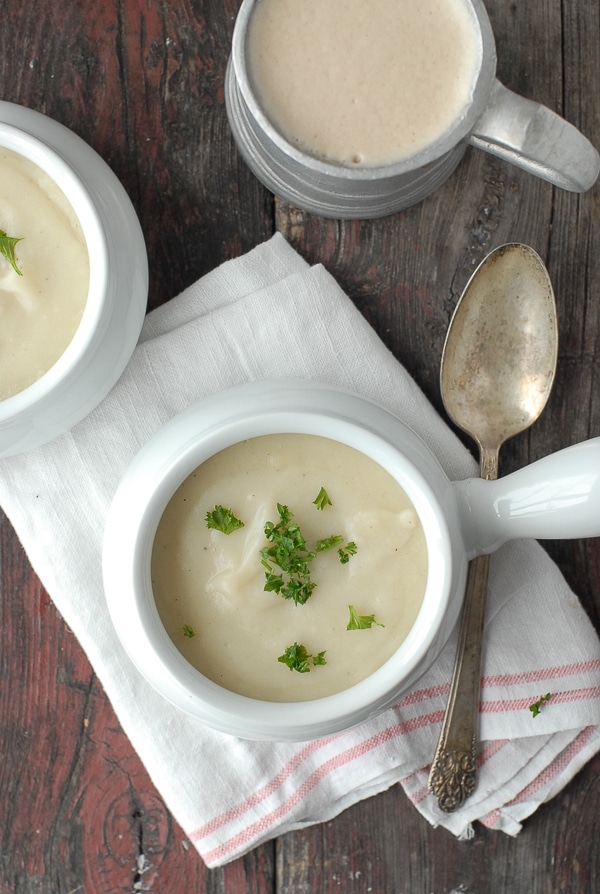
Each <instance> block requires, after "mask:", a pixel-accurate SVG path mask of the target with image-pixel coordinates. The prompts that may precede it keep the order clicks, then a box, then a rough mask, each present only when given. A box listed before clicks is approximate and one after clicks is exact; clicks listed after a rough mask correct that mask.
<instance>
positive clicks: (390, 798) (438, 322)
mask: <svg viewBox="0 0 600 894" xmlns="http://www.w3.org/2000/svg"><path fill="white" fill-rule="evenodd" d="M324 2H325V0H324ZM486 5H487V7H488V10H489V13H490V17H491V19H492V23H493V26H494V29H495V33H496V39H497V46H498V57H499V65H498V73H499V76H500V78H501V79H502V80H503V81H504V83H505V84H506V85H507V86H508V87H510V88H511V89H513V90H515V91H517V92H519V93H522V94H523V95H526V96H529V97H531V98H534V99H537V100H539V101H541V102H543V103H545V104H546V105H548V106H550V107H551V108H553V109H554V110H556V111H557V112H559V113H561V114H562V115H564V117H566V118H567V119H568V120H569V121H571V122H572V123H574V124H575V125H576V126H578V127H579V128H580V129H581V130H583V131H584V133H586V135H587V136H588V137H589V138H590V139H591V140H592V142H594V143H595V145H596V146H598V145H600V23H599V18H600V7H599V5H598V0H576V2H569V3H561V2H559V0H535V2H532V3H520V4H517V3H514V2H507V0H487V4H486ZM238 6H239V0H165V2H162V0H102V2H97V0H96V2H92V0H61V2H56V0H27V2H23V0H0V48H1V49H0V71H1V80H0V84H1V88H0V98H1V99H3V100H8V101H12V102H16V103H21V104H23V105H25V106H28V107H31V108H33V109H37V110H38V111H41V112H44V113H46V114H47V115H49V116H51V117H53V118H55V119H57V120H58V121H60V122H62V123H63V124H65V125H66V126H68V127H70V128H71V129H72V130H74V131H75V132H76V133H77V134H79V135H80V136H81V137H83V138H84V139H85V140H86V141H87V142H88V143H89V144H90V145H91V146H93V147H94V149H95V150H96V151H97V152H98V153H99V154H100V155H101V156H102V157H103V158H104V159H105V160H106V161H107V162H108V163H109V165H110V166H111V167H112V169H113V170H114V171H115V173H116V174H117V176H118V177H119V179H120V180H121V182H122V183H123V185H124V186H125V188H126V189H127V191H128V193H129V195H130V197H131V199H132V201H133V203H134V206H135V208H136V210H137V212H138V214H139V217H140V220H141V224H142V228H143V231H144V235H145V238H146V242H147V248H148V255H149V262H150V295H149V306H150V307H154V306H157V305H159V304H161V303H162V302H165V301H167V300H168V299H169V298H170V297H172V296H174V295H176V294H177V293H178V292H179V291H180V290H181V289H182V288H183V287H185V286H187V285H189V284H190V283H191V282H193V281H194V280H195V279H197V278H198V277H199V276H201V275H202V274H204V273H206V272H208V271H209V270H211V269H212V268H214V267H215V266H216V265H217V264H219V263H220V262H221V261H224V260H226V259H228V258H231V257H234V256H236V255H239V254H241V253H243V252H245V251H247V250H248V249H250V248H252V247H253V246H255V245H256V244H257V243H259V242H261V241H263V240H264V239H266V238H268V237H269V236H270V235H271V234H272V233H273V232H274V231H275V230H280V231H281V232H282V233H283V234H284V235H285V236H286V238H287V239H288V240H289V241H290V242H291V244H292V245H293V246H294V247H295V248H296V249H297V250H298V251H299V252H300V254H301V255H302V256H304V257H305V258H306V259H307V260H308V261H310V262H318V261H319V262H323V263H324V264H325V266H326V267H327V269H328V270H329V271H330V272H331V273H332V274H333V275H334V276H335V277H336V278H337V279H338V281H339V282H340V283H341V285H342V286H343V288H344V289H345V290H346V291H347V292H348V294H349V295H350V296H351V298H352V299H353V301H354V302H355V303H356V305H357V307H358V308H359V309H360V311H361V312H362V313H363V314H364V316H365V317H366V319H367V320H368V321H369V323H370V324H371V325H372V326H373V327H374V329H375V330H376V331H377V333H378V334H379V335H380V336H381V338H382V339H383V341H384V342H385V343H386V344H387V345H388V346H389V347H390V348H391V349H392V351H393V352H394V354H395V355H396V357H397V358H398V359H399V360H400V361H401V362H402V363H403V364H404V365H405V366H406V367H407V368H408V370H409V371H410V372H411V373H412V374H413V375H414V377H415V378H416V380H417V382H418V383H419V385H420V386H421V387H422V388H423V389H424V391H425V393H426V394H427V395H428V397H429V398H430V400H431V401H432V402H433V404H434V405H435V406H436V407H437V408H438V409H441V401H440V395H439V387H438V370H439V362H440V355H441V349H442V343H443V339H444V335H445V332H446V329H447V326H448V322H449V319H450V316H451V313H452V310H453V308H454V306H455V304H456V301H457V299H458V296H459V294H460V292H461V289H462V287H463V286H464V284H465V282H466V281H467V279H468V277H469V275H470V273H471V272H472V271H473V269H474V267H475V266H476V265H477V263H478V262H479V261H480V260H481V259H482V258H483V257H484V255H485V254H487V253H488V252H489V251H490V250H491V249H493V248H494V247H495V246H497V245H500V244H502V243H503V242H508V241H520V242H525V243H528V244H529V245H531V246H533V247H534V248H535V249H536V250H537V251H538V252H539V253H540V254H541V256H542V258H543V259H544V260H545V262H546V264H547V266H548V269H549V271H550V275H551V278H552V281H553V284H554V288H555V292H556V296H557V304H558V311H559V317H560V322H559V325H560V339H561V340H560V351H559V354H560V356H559V367H558V375H557V380H556V384H555V388H554V391H553V394H552V398H551V400H550V403H549V406H548V408H547V410H546V412H545V413H544V415H543V416H542V418H541V420H540V421H539V422H538V423H537V424H536V425H535V427H534V428H533V429H531V430H530V431H529V432H528V433H526V434H524V435H522V436H520V437H518V438H516V439H514V440H513V441H511V442H509V443H508V444H507V445H506V447H505V448H504V449H503V452H502V458H501V469H502V471H503V472H506V471H510V470H512V469H513V468H516V467H518V466H521V465H523V464H524V463H526V462H528V461H530V460H532V459H535V458H538V457H540V456H542V455H545V454H547V453H549V452H550V451H552V450H554V449H558V448H561V447H564V446H567V445H569V444H571V443H574V442H576V441H579V440H583V439H585V438H588V437H592V436H597V435H600V301H599V292H600V221H599V219H598V218H599V214H600V187H599V186H596V187H595V188H593V189H592V190H591V191H590V192H588V193H587V194H585V195H583V196H577V195H573V194H569V193H565V192H561V191H559V190H556V189H554V188H552V187H551V186H549V185H548V184H546V183H543V182H542V181H540V180H537V179H534V178H533V177H531V176H529V175H528V174H525V173H522V172H520V171H518V170H516V169H515V168H512V167H510V166H508V165H507V164H506V163H504V162H501V161H499V160H497V159H494V158H492V157H491V156H486V155H484V154H483V153H481V152H478V151H476V150H472V149H469V150H468V151H467V154H466V156H465V158H464V160H463V162H462V163H461V165H460V167H459V168H458V170H457V171H456V173H455V174H454V176H453V177H452V178H451V180H449V181H448V182H447V183H446V184H445V185H444V186H443V187H442V188H441V189H440V190H439V191H438V192H437V193H436V194H435V195H434V196H432V197H430V198H428V199H427V200H425V201H424V202H423V203H422V204H420V205H419V206H417V207H413V208H411V209H409V210H407V211H405V212H402V213H399V214H396V215H392V216H390V217H387V218H385V219H381V220H377V221H364V222H343V221H334V220H323V219H319V218H317V217H315V216H312V215H310V214H307V213H303V212H301V211H298V210H297V209H295V208H292V207H290V206H289V205H287V204H285V203H283V202H281V201H278V200H276V199H274V197H273V196H272V195H271V194H270V193H268V192H267V191H266V190H265V189H264V188H262V186H261V185H260V184H259V183H258V182H257V181H256V180H255V178H254V177H253V176H252V175H251V174H250V173H249V171H248V170H247V169H246V167H245V165H244V163H243V162H242V160H241V159H240V157H239V155H238V153H237V151H236V149H235V147H234V145H233V143H232V139H231V136H230V132H229V128H228V124H227V120H226V115H225V109H224V101H223V78H224V70H225V64H226V61H227V58H228V54H229V47H230V40H231V34H232V28H233V23H234V19H235V15H236V12H237V9H238ZM545 546H546V547H547V549H548V551H549V552H550V553H551V555H552V556H553V557H554V559H555V560H556V561H557V563H558V564H559V566H560V568H561V569H562V571H563V572H564V574H565V576H566V578H567V580H568V581H569V583H570V584H571V586H572V587H573V588H574V589H575V591H576V592H577V593H578V594H579V596H580V598H581V601H582V603H583V605H584V607H585V609H586V611H587V612H588V614H589V616H590V618H591V619H592V621H593V623H594V624H595V626H596V628H600V541H599V540H598V539H596V540H588V541H564V542H560V543H558V542H556V543H555V542H552V543H546V544H545ZM0 587H1V598H0V638H1V643H0V668H1V670H0V755H1V761H0V894H13V892H14V894H34V892H35V894H42V892H43V894H59V892H60V894H76V892H86V894H117V892H118V894H121V892H133V891H150V892H156V894H183V892H211V894H213V892H214V894H216V892H226V894H242V892H251V894H270V892H278V894H296V892H298V894H300V892H302V894H312V892H333V891H337V892H339V894H345V892H352V894H358V892H371V891H372V892H376V894H405V892H406V894H408V892H410V894H450V892H463V894H486V892H494V894H502V892H505V894H522V892H523V894H524V892H527V894H549V892H570V894H592V892H594V891H598V890H599V886H600V882H599V881H598V879H599V878H600V845H599V832H600V811H599V809H598V796H599V793H600V785H599V782H598V771H599V770H600V757H596V758H595V759H594V760H592V761H591V762H590V763H589V764H588V765H587V766H586V767H584V768H583V769H582V770H581V772H580V773H579V774H578V775H577V777H576V778H575V779H574V780H573V781H572V782H571V784H569V785H568V786H567V787H566V788H565V789H564V790H563V791H562V792H561V793H560V794H558V795H557V796H556V797H555V798H554V800H553V801H552V802H551V803H549V804H547V805H545V806H544V807H542V808H541V809H539V810H538V811H537V813H536V814H535V815H534V816H533V817H531V818H530V819H529V820H527V821H526V825H525V828H524V830H523V831H522V833H521V834H520V835H519V836H518V837H517V838H515V839H512V838H509V837H507V836H505V835H503V834H502V833H499V832H489V831H486V830H485V829H483V828H478V829H477V831H476V836H475V838H474V839H473V840H471V841H469V842H468V843H467V842H458V841H456V840H454V839H453V837H452V836H451V835H450V834H449V833H447V832H445V831H443V830H432V829H431V828H430V827H429V826H428V824H427V823H426V822H425V821H424V820H423V819H421V818H420V816H419V815H418V814H417V812H416V810H415V809H414V807H413V806H412V805H411V804H410V803H409V802H408V800H407V799H406V798H405V796H404V795H403V793H402V791H401V790H400V789H399V787H393V788H391V789H390V790H389V791H387V792H386V793H384V794H381V795H379V796H377V797H374V798H371V799H370V800H367V801H364V802H362V803H360V804H358V805H357V806H355V807H353V808H351V809H349V810H348V811H346V812H345V813H344V814H342V815H341V816H339V817H338V818H336V819H335V820H333V821H332V822H328V823H326V824H324V825H317V826H313V827H310V828H308V829H306V830H305V831H301V832H294V833H290V834H287V835H285V836H282V837H281V838H279V839H278V840H276V841H273V842H270V843H267V844H265V845H263V846H261V847H259V848H258V849H256V850H255V851H254V852H252V853H251V854H249V855H248V856H247V857H244V858H242V859H239V860H237V861H236V862H234V863H232V864H230V865H228V866H227V867H225V868H223V869H215V870H207V869H206V867H205V866H204V865H203V863H202V861H201V859H200V857H199V856H198V855H197V853H196V852H195V851H194V849H193V848H192V847H191V846H190V845H189V844H188V842H187V841H186V839H185V835H184V834H183V832H182V830H181V829H180V828H179V826H178V825H177V823H176V821H175V820H174V819H173V817H172V816H171V815H170V814H169V812H168V811H167V809H166V808H165V806H164V804H163V802H162V801H161V796H160V794H159V792H157V791H156V790H155V788H154V787H153V785H152V783H151V782H150V780H149V778H148V775H147V773H146V771H145V770H144V768H143V767H142V765H141V764H140V761H139V759H138V757H137V756H136V754H135V753H134V751H133V749H132V748H131V745H130V744H129V742H128V740H127V739H126V738H125V736H124V735H123V733H122V731H121V730H120V728H119V724H118V722H117V720H116V718H115V715H114V713H113V711H112V708H111V705H110V704H109V703H108V701H107V699H106V697H105V695H104V692H103V690H102V686H101V685H100V683H99V681H98V679H97V678H96V676H95V675H94V672H93V670H92V668H91V667H90V665H89V663H88V661H87V659H86V657H85V655H84V654H83V652H82V650H81V648H80V647H79V645H78V643H77V642H76V640H75V638H74V636H73V635H72V633H71V632H70V631H69V629H67V627H66V626H65V624H64V622H63V621H62V619H61V617H60V616H59V615H58V612H57V611H56V609H55V608H54V606H53V603H52V601H51V599H50V597H49V595H48V593H46V592H45V591H44V590H43V589H42V587H41V585H40V583H39V581H38V580H37V578H36V576H35V575H34V573H33V572H32V570H31V568H30V567H29V565H28V562H27V560H26V558H25V556H24V554H23V551H22V548H21V546H20V544H19V542H18V539H17V537H16V536H15V534H14V532H13V531H12V529H11V526H10V524H9V523H8V521H7V520H6V519H5V518H4V517H2V519H1V521H0Z"/></svg>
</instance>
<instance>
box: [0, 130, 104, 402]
mask: <svg viewBox="0 0 600 894" xmlns="http://www.w3.org/2000/svg"><path fill="white" fill-rule="evenodd" d="M0 184H1V185H0V231H1V235H0V238H2V239H3V240H4V246H5V249H4V252H3V253H2V255H0V321H1V325H0V400H6V398H9V397H12V396H13V395H15V394H18V393H19V392H20V391H23V390H24V389H25V388H27V387H28V386H29V385H32V384H33V383H34V382H36V381H37V380H38V379H40V378H41V377H42V376H43V375H44V373H46V372H48V370H49V369H50V368H51V367H52V366H53V365H54V364H55V363H56V361H57V360H58V359H59V358H60V357H61V356H62V354H63V353H64V352H65V350H66V349H67V347H68V346H69V344H70V342H71V341H72V339H73V336H74V335H75V332H76V331H77V328H78V326H79V324H80V322H81V318H82V316H83V312H84V308H85V305H86V300H87V296H88V290H89V281H90V266H89V257H88V251H87V245H86V242H85V238H84V235H83V231H82V228H81V224H80V222H79V219H78V217H77V215H76V214H75V211H74V210H73V208H72V206H71V204H70V202H69V201H68V200H67V198H66V196H65V195H64V193H63V192H62V190H60V189H59V188H58V186H57V185H56V183H55V182H54V181H53V180H52V178H51V177H49V176H48V175H47V174H46V173H45V172H44V171H42V169H41V168H40V167H38V166H37V165H36V164H34V162H32V161H31V160H29V159H28V158H25V156H23V155H20V154H18V153H17V152H14V151H12V150H11V149H6V148H3V147H0ZM7 240H10V242H8V243H7ZM14 240H18V241H17V242H16V243H15V242H14ZM7 245H8V248H7ZM9 248H10V249H11V250H10V251H9V250H8V249H9ZM12 253H14V264H13V263H11V262H10V260H9V259H8V257H7V255H10V254H12Z"/></svg>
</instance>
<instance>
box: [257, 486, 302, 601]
mask: <svg viewBox="0 0 600 894" xmlns="http://www.w3.org/2000/svg"><path fill="white" fill-rule="evenodd" d="M277 512H278V513H279V521H278V522H277V523H276V524H275V523H274V522H267V524H266V525H265V537H266V538H267V540H268V541H269V543H270V546H265V547H263V549H261V551H260V554H261V557H262V564H263V565H264V567H265V568H266V575H265V587H264V588H265V590H267V591H274V592H275V593H279V595H280V596H283V598H284V599H293V601H294V602H295V603H296V605H304V604H305V603H306V601H307V600H308V599H309V597H310V595H311V593H312V591H313V590H314V588H315V583H314V582H313V581H311V579H310V570H309V562H310V561H311V560H312V559H314V557H315V553H314V552H309V551H308V550H307V548H306V541H305V539H304V537H303V536H302V532H301V530H300V527H299V526H298V525H297V524H296V522H294V521H293V518H294V513H293V512H290V510H289V509H288V507H287V506H283V505H282V504H281V503H278V504H277ZM274 569H279V572H277V571H275V570H274ZM284 575H285V577H284Z"/></svg>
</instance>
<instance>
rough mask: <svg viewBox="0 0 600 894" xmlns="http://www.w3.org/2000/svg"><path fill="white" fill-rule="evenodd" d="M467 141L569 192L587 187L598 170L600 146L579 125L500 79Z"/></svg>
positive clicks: (496, 82) (592, 181) (590, 184)
mask: <svg viewBox="0 0 600 894" xmlns="http://www.w3.org/2000/svg"><path fill="white" fill-rule="evenodd" d="M469 142H470V143H471V145H472V146H477V147H478V148H479V149H483V150H484V151H485V152H489V153H491V154H492V155H497V156H499V157H500V158H502V159H504V160H505V161H508V162H510V163H511V164H514V165H517V166H518V167H520V168H524V169H525V170H527V171H529V172H530V173H532V174H535V175H536V176H537V177H541V178H542V179H543V180H548V181H549V182H550V183H552V184H554V185H555V186H560V187H561V188H562V189H567V190H569V191H570V192H585V191H586V190H587V189H589V188H590V187H591V186H593V184H594V183H595V182H596V179H597V177H598V173H599V171H600V157H599V156H598V153H597V151H596V150H595V149H594V147H593V146H592V144H591V143H590V142H589V140H588V139H586V137H584V136H583V134H582V133H580V131H578V130H577V128H576V127H573V125H572V124H569V123H568V122H567V121H565V120H564V119H563V118H561V117H560V116H559V115H557V114H556V113H555V112H552V111H550V109H547V108H546V107H545V106H542V105H540V104H539V103H537V102H533V100H530V99H525V98H524V97H523V96H519V95H518V94H517V93H513V92H512V91H511V90H508V89H507V88H506V87H505V86H504V85H503V84H501V83H500V81H498V80H496V81H495V83H494V86H493V87H492V93H491V96H490V99H489V103H488V106H487V108H486V110H485V112H484V113H483V114H482V115H481V117H480V118H479V119H478V121H477V122H476V124H475V127H474V128H473V131H472V132H471V134H470V136H469Z"/></svg>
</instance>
